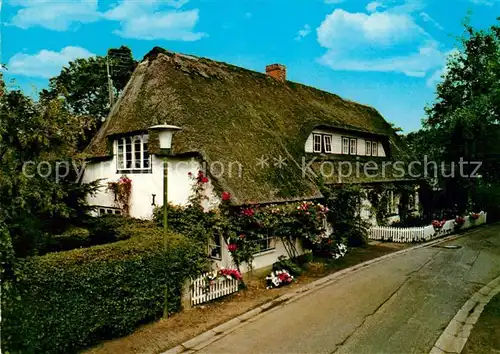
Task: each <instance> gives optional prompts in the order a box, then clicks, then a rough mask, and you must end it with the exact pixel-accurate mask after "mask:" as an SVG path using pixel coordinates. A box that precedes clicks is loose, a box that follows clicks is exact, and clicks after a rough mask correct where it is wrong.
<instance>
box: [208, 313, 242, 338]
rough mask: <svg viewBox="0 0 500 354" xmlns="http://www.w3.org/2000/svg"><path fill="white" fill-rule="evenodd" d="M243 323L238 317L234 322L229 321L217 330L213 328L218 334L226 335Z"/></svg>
mask: <svg viewBox="0 0 500 354" xmlns="http://www.w3.org/2000/svg"><path fill="white" fill-rule="evenodd" d="M240 323H241V319H240V318H238V317H236V318H233V319H232V320H229V321H227V322H225V323H223V324H221V325H219V326H217V327H215V328H212V331H214V332H215V333H216V334H220V333H224V332H226V331H227V330H229V329H231V328H233V327H235V326H237V325H239V324H240Z"/></svg>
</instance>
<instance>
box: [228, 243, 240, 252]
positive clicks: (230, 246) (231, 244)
mask: <svg viewBox="0 0 500 354" xmlns="http://www.w3.org/2000/svg"><path fill="white" fill-rule="evenodd" d="M227 249H228V250H229V252H231V253H233V252H235V251H236V250H237V249H238V245H236V244H234V243H230V244H229V245H227Z"/></svg>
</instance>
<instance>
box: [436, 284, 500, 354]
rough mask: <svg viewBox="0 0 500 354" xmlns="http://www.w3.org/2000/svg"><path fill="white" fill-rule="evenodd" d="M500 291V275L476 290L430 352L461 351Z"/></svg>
mask: <svg viewBox="0 0 500 354" xmlns="http://www.w3.org/2000/svg"><path fill="white" fill-rule="evenodd" d="M498 293H500V276H498V277H496V278H495V279H493V280H492V281H490V282H489V283H488V284H486V285H485V286H483V287H482V288H481V289H479V290H478V291H477V292H475V293H474V294H473V295H472V296H471V297H470V299H469V300H467V301H466V302H465V304H464V305H463V306H462V308H461V309H460V310H459V311H458V312H457V313H456V315H455V317H453V319H452V320H451V321H450V323H449V324H448V326H447V327H446V329H445V330H444V331H443V333H442V334H441V336H440V337H439V338H438V340H437V341H436V344H434V347H433V348H432V350H431V351H430V354H437V353H442V352H445V353H457V354H459V353H461V352H462V350H463V349H464V347H465V344H466V343H467V340H468V339H469V336H470V333H471V331H472V328H474V325H475V324H476V322H477V321H478V320H479V317H480V316H481V313H482V312H483V310H484V308H485V306H486V305H487V304H488V302H489V301H490V300H491V299H492V298H493V297H494V296H495V295H497V294H498Z"/></svg>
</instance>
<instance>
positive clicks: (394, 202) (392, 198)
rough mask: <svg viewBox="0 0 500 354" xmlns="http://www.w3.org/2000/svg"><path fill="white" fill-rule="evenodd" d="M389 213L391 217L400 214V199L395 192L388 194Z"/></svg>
mask: <svg viewBox="0 0 500 354" xmlns="http://www.w3.org/2000/svg"><path fill="white" fill-rule="evenodd" d="M387 198H388V200H387V202H388V203H387V212H388V213H389V214H390V215H395V214H397V213H398V202H399V198H398V196H397V195H396V193H394V191H389V192H388V195H387Z"/></svg>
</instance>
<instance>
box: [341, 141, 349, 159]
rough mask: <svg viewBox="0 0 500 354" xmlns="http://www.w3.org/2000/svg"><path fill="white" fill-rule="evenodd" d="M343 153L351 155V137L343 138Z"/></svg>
mask: <svg viewBox="0 0 500 354" xmlns="http://www.w3.org/2000/svg"><path fill="white" fill-rule="evenodd" d="M342 153H343V154H345V155H349V138H342Z"/></svg>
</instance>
